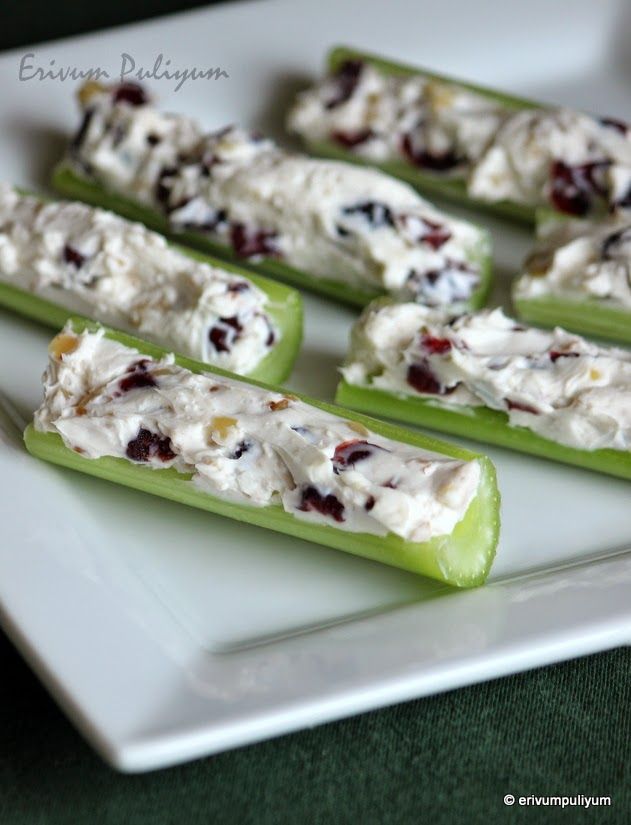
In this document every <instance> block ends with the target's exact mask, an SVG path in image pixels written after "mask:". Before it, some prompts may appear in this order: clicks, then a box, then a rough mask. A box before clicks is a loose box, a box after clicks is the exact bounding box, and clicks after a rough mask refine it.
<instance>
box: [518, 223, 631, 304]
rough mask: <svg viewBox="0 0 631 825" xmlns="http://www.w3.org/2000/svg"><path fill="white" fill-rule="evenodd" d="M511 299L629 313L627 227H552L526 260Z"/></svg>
mask: <svg viewBox="0 0 631 825" xmlns="http://www.w3.org/2000/svg"><path fill="white" fill-rule="evenodd" d="M513 295H514V297H515V298H516V299H517V300H519V299H525V300H528V299H536V298H545V297H555V298H562V299H564V300H567V301H581V300H594V301H597V302H599V303H602V305H603V306H607V307H612V308H617V309H623V310H627V309H631V222H629V221H628V220H627V221H624V220H611V221H606V222H603V223H600V224H590V223H587V222H584V221H568V222H567V223H563V224H561V225H560V226H558V227H555V228H554V229H553V231H550V232H548V233H546V234H545V235H544V236H543V237H542V238H541V240H540V241H539V243H538V244H537V245H536V247H535V249H534V250H533V252H532V253H531V254H530V255H529V257H528V259H527V260H526V264H525V272H524V274H523V275H522V276H521V277H520V278H518V279H517V281H516V282H515V285H514V288H513Z"/></svg>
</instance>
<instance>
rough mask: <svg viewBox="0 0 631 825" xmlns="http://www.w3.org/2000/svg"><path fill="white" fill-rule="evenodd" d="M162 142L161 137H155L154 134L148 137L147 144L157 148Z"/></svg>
mask: <svg viewBox="0 0 631 825" xmlns="http://www.w3.org/2000/svg"><path fill="white" fill-rule="evenodd" d="M161 140H162V138H161V137H160V135H154V134H153V133H150V134H148V135H147V143H148V144H149V146H157V145H158V143H160V141H161Z"/></svg>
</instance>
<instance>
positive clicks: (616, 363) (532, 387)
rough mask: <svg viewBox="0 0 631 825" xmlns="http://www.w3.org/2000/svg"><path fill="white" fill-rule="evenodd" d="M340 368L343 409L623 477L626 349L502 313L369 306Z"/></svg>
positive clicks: (629, 390) (628, 412) (630, 474)
mask: <svg viewBox="0 0 631 825" xmlns="http://www.w3.org/2000/svg"><path fill="white" fill-rule="evenodd" d="M342 373H343V381H342V382H341V383H340V385H339V388H338V393H337V399H336V400H337V401H338V402H339V403H341V404H345V405H347V406H349V407H354V408H355V409H359V410H363V411H366V412H372V413H378V414H380V415H385V416H389V417H392V418H399V419H401V420H403V421H407V422H411V423H413V424H419V425H422V426H428V427H432V428H435V429H438V430H443V431H445V432H449V433H454V434H458V435H461V436H464V437H467V438H474V439H477V440H480V441H486V442H489V443H491V444H499V445H500V446H503V447H510V448H512V449H515V450H521V451H522V452H528V453H533V454H535V455H539V456H542V457H544V458H549V459H553V460H556V461H563V462H567V463H569V464H577V465H579V466H582V467H586V468H588V469H592V470H597V471H600V472H603V473H609V474H611V475H616V476H621V477H623V478H631V352H628V351H625V350H621V349H613V348H607V347H602V346H599V345H597V344H595V343H592V342H591V341H587V340H585V339H584V338H580V337H578V336H577V335H573V334H571V333H569V332H566V331H565V330H563V329H560V328H556V329H554V330H552V331H548V330H542V329H537V328H535V327H526V326H523V325H521V324H519V323H517V322H515V321H514V320H512V319H511V318H508V317H507V316H506V315H504V313H503V312H502V310H501V309H494V310H482V311H480V312H477V313H470V314H466V315H462V316H459V317H455V318H447V317H446V316H445V315H444V314H441V313H437V312H432V311H430V310H427V309H426V308H424V307H421V306H419V305H417V304H412V303H407V304H396V305H395V304H388V303H387V302H385V301H378V302H376V303H375V304H374V305H373V306H371V307H369V308H367V309H366V310H365V311H364V313H363V315H362V317H361V318H360V319H359V321H358V322H357V325H356V326H355V328H354V330H353V334H352V342H351V349H350V353H349V355H348V359H347V361H346V364H345V366H344V367H343V369H342Z"/></svg>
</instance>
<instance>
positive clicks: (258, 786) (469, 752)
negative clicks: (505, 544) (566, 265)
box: [0, 0, 631, 825]
mask: <svg viewBox="0 0 631 825" xmlns="http://www.w3.org/2000/svg"><path fill="white" fill-rule="evenodd" d="M145 5H146V4H144V3H142V2H140V0H125V2H120V0H119V1H118V2H112V0H109V1H108V2H105V1H104V0H95V2H91V3H71V2H65V3H51V2H50V1H49V0H48V2H44V0H38V2H34V1H33V0H4V2H3V4H2V6H0V9H1V11H0V14H1V17H0V20H1V25H0V48H10V47H15V46H19V45H22V44H26V43H30V42H34V41H36V40H40V39H50V38H53V37H60V36H62V35H66V34H74V33H78V32H80V31H86V30H88V29H91V28H97V27H99V26H106V25H112V24H115V23H122V22H127V21H130V20H133V19H138V18H141V17H143V16H147V10H146V8H145ZM193 5H201V3H197V4H196V3H193V2H188V3H186V2H185V3H182V2H177V0H153V2H152V4H151V13H152V14H157V13H164V12H169V11H175V10H177V9H178V8H184V7H190V6H193ZM0 674H1V676H0V700H1V701H0V715H1V718H0V737H1V742H2V748H1V750H0V825H13V823H21V822H27V823H72V825H75V824H76V823H84V822H85V823H91V825H98V823H116V824H117V825H118V823H129V825H136V823H147V825H161V824H162V823H177V825H179V824H180V823H213V825H220V823H238V825H247V823H257V824H258V823H274V825H279V823H292V824H293V823H304V825H312V824H314V825H315V823H335V825H343V824H344V823H349V825H350V824H352V825H359V824H360V823H361V825H364V823H365V824H366V825H368V823H380V825H381V823H397V825H398V824H399V823H408V822H409V823H420V822H428V821H429V822H432V823H435V825H438V824H439V823H443V822H444V823H449V824H450V825H451V823H459V822H466V823H476V822H485V823H486V822H489V821H490V822H493V821H495V819H498V820H499V819H500V818H506V819H509V818H510V821H514V822H522V821H523V822H526V821H528V822H537V823H539V822H557V821H559V822H561V821H563V822H572V823H580V822H608V823H615V822H620V823H623V822H624V823H626V822H628V821H630V819H631V791H630V786H631V782H630V779H631V772H630V770H629V765H628V761H629V743H630V741H631V714H630V706H631V702H630V700H631V688H630V685H631V679H630V676H631V653H630V652H629V650H628V649H626V650H618V651H613V652H610V653H604V654H601V655H598V656H591V657H589V658H586V659H582V660H578V661H575V662H570V663H567V664H563V665H558V666H555V667H550V668H547V669H543V670H536V671H533V672H531V673H527V674H524V675H520V676H514V677H511V678H506V679H501V680H497V681H494V682H489V683H487V684H484V685H478V686H474V687H469V688H464V689H462V690H458V691H453V692H451V693H447V694H444V695H442V696H437V697H432V698H429V699H423V700H420V701H417V702H409V703H407V704H405V705H399V706H397V707H394V708H391V709H388V710H383V711H379V712H375V713H370V714H365V715H363V716H361V717H358V718H355V719H351V720H348V721H345V722H339V723H336V724H331V725H326V726H323V727H320V728H317V729H315V730H310V731H306V732H303V733H298V734H294V735H292V736H285V737H283V738H281V739H277V740H274V741H271V742H266V743H263V744H260V745H254V746H251V747H247V748H242V749H240V750H237V751H232V752H230V753H226V754H222V755H220V756H215V757H211V758H208V759H204V760H200V761H198V762H195V763H192V764H189V765H185V766H183V767H180V768H173V769H170V770H167V771H160V772H157V773H153V774H150V775H144V776H121V775H119V774H116V773H115V772H113V771H112V770H110V769H109V768H108V767H106V766H105V765H104V764H103V763H102V762H101V761H100V760H99V759H98V757H96V756H95V755H94V754H93V753H92V751H91V750H90V749H89V748H88V746H87V745H86V744H85V743H84V742H83V740H82V739H81V738H80V737H79V735H78V734H77V733H76V732H75V731H74V729H73V728H72V727H71V725H70V724H69V723H68V722H67V721H66V720H65V718H64V717H63V716H62V714H61V713H60V711H59V710H58V709H57V708H56V706H55V705H54V703H53V702H52V701H51V699H49V698H48V696H47V694H46V693H45V691H44V690H43V689H42V688H41V687H40V685H39V683H38V682H37V680H36V679H35V677H34V676H32V674H31V673H30V671H29V670H28V669H27V668H26V666H25V665H24V664H23V662H22V661H21V659H20V657H19V656H18V654H17V653H16V652H15V651H14V650H13V648H12V647H11V645H10V644H9V642H8V641H7V640H6V638H4V637H3V636H1V635H0ZM507 793H512V794H514V795H515V796H520V795H524V796H526V795H529V794H537V795H548V794H550V795H566V796H567V795H570V796H572V795H576V794H583V795H584V796H590V795H599V796H605V795H606V796H611V797H612V800H613V804H612V807H611V808H607V809H602V808H601V809H599V810H591V811H589V810H588V811H582V810H579V809H577V808H570V809H566V810H564V811H563V810H560V809H553V808H536V809H533V808H518V807H517V806H515V807H513V808H510V809H508V808H506V807H505V806H504V803H503V798H504V795H505V794H507Z"/></svg>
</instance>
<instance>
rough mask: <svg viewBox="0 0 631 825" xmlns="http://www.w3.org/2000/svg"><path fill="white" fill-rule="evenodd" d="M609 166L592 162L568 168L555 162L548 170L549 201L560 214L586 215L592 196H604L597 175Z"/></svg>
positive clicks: (603, 190)
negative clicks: (549, 184)
mask: <svg viewBox="0 0 631 825" xmlns="http://www.w3.org/2000/svg"><path fill="white" fill-rule="evenodd" d="M608 166H610V162H609V161H594V162H591V163H582V164H579V165H577V166H569V165H568V164H566V163H563V161H560V160H557V161H554V163H553V164H552V166H551V169H550V183H551V190H550V200H551V201H552V204H553V205H554V207H555V208H556V209H558V210H559V211H560V212H566V213H568V214H570V215H586V214H587V213H588V212H589V210H590V207H591V205H592V198H593V196H594V195H601V196H602V195H605V194H606V190H605V188H604V187H603V185H602V183H601V182H599V181H598V178H597V173H598V172H599V171H602V170H603V169H606V168H607V167H608Z"/></svg>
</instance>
